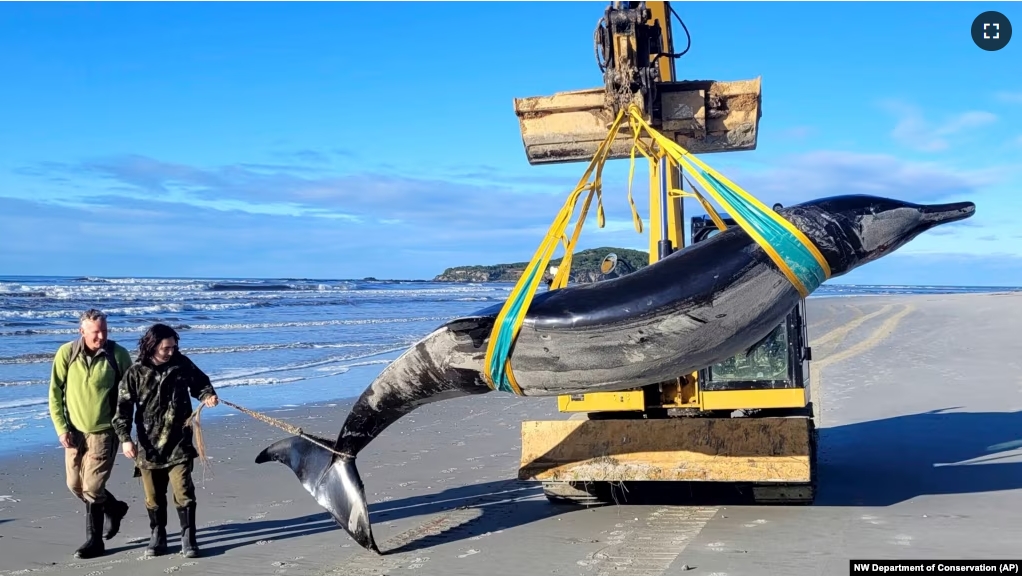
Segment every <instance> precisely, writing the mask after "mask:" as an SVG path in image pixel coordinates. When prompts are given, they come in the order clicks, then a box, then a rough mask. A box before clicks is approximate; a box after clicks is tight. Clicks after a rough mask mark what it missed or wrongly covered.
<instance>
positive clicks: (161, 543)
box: [145, 507, 167, 557]
mask: <svg viewBox="0 0 1022 577" xmlns="http://www.w3.org/2000/svg"><path fill="white" fill-rule="evenodd" d="M146 512H148V513H149V528H150V529H152V532H153V534H152V536H151V537H150V538H149V546H148V547H146V550H145V554H146V555H148V556H150V557H157V556H160V555H165V554H166V553H167V508H166V507H160V508H159V509H156V510H155V511H154V510H152V509H146Z"/></svg>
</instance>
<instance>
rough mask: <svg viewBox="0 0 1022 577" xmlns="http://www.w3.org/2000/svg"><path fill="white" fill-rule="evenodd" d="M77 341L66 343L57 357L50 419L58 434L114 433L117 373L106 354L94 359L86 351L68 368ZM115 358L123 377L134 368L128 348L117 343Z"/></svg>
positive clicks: (51, 391)
mask: <svg viewBox="0 0 1022 577" xmlns="http://www.w3.org/2000/svg"><path fill="white" fill-rule="evenodd" d="M74 344H75V341H71V342H69V343H65V344H63V345H61V346H60V348H59V349H57V353H56V354H55V355H54V356H53V370H52V371H51V373H50V419H52V420H53V428H54V429H56V430H57V434H58V435H63V434H64V433H66V432H68V431H69V430H71V428H72V427H73V428H74V429H75V430H77V431H80V432H82V433H101V432H103V431H107V430H110V429H111V428H112V427H113V425H112V424H111V421H112V419H113V416H114V411H115V410H116V406H117V383H116V382H115V379H116V378H117V374H116V372H115V371H114V368H113V367H112V366H111V365H109V364H108V362H107V361H108V359H107V355H106V352H105V351H103V350H99V351H97V352H96V353H95V354H94V355H92V356H90V355H89V353H88V351H86V350H85V349H84V347H83V349H82V352H81V353H80V354H79V355H78V357H77V358H76V359H75V360H74V362H73V363H71V365H70V366H68V360H69V359H70V357H71V350H72V348H73V347H74ZM113 349H114V356H115V357H116V359H117V364H118V365H120V368H121V371H120V373H121V374H122V375H123V374H124V373H126V372H127V371H128V368H129V367H131V354H130V353H128V349H126V348H124V347H122V346H121V345H119V344H117V343H114V345H113Z"/></svg>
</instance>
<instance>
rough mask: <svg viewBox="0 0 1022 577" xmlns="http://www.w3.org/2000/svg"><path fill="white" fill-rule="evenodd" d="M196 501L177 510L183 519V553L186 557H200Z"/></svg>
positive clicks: (179, 516)
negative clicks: (196, 529) (196, 525)
mask: <svg viewBox="0 0 1022 577" xmlns="http://www.w3.org/2000/svg"><path fill="white" fill-rule="evenodd" d="M195 505H196V504H195V503H194V502H193V503H191V504H189V505H188V506H186V507H184V508H179V509H178V510H177V516H178V518H179V519H180V520H181V554H182V555H184V556H185V557H198V556H199V545H198V543H196V542H195Z"/></svg>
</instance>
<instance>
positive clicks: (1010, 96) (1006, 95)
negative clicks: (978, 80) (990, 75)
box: [994, 91, 1022, 104]
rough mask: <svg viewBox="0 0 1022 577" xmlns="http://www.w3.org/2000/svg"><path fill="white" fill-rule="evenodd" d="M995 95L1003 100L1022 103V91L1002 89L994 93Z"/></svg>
mask: <svg viewBox="0 0 1022 577" xmlns="http://www.w3.org/2000/svg"><path fill="white" fill-rule="evenodd" d="M994 97H995V98H997V99H998V100H1000V101H1001V102H1009V103H1012V104H1022V92H1006V91H1001V92H998V93H996V94H994Z"/></svg>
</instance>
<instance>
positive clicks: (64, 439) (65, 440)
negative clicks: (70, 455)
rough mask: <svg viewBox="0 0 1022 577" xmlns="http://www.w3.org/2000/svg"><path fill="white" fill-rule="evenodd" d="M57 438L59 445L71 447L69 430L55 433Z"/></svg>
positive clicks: (66, 447)
mask: <svg viewBox="0 0 1022 577" xmlns="http://www.w3.org/2000/svg"><path fill="white" fill-rule="evenodd" d="M57 439H58V440H59V441H60V446H61V447H64V448H65V449H70V448H71V432H70V431H69V432H67V433H61V434H59V435H57Z"/></svg>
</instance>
